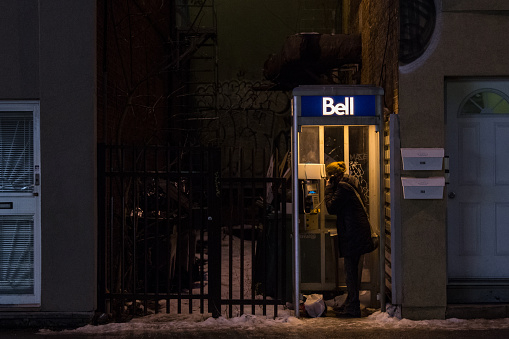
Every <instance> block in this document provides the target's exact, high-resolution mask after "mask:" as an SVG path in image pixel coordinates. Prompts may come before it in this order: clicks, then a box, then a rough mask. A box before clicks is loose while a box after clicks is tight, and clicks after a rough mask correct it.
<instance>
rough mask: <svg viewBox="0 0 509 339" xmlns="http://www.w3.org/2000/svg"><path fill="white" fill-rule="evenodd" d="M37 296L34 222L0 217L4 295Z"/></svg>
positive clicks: (0, 280) (0, 268)
mask: <svg viewBox="0 0 509 339" xmlns="http://www.w3.org/2000/svg"><path fill="white" fill-rule="evenodd" d="M33 293H34V218H33V217H32V216H26V215H23V216H19V215H9V216H0V294H4V295H13V294H33Z"/></svg>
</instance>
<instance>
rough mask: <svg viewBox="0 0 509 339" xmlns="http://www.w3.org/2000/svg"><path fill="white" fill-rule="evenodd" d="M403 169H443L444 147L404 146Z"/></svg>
mask: <svg viewBox="0 0 509 339" xmlns="http://www.w3.org/2000/svg"><path fill="white" fill-rule="evenodd" d="M401 158H402V160H403V169H404V170H410V171H414V170H417V171H423V170H424V171H431V170H441V169H442V163H443V159H444V149H443V148H402V149H401Z"/></svg>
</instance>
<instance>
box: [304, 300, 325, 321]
mask: <svg viewBox="0 0 509 339" xmlns="http://www.w3.org/2000/svg"><path fill="white" fill-rule="evenodd" d="M305 297H306V301H305V302H304V308H305V309H306V313H307V314H308V316H310V317H311V318H317V317H320V316H322V314H323V313H324V312H325V310H326V309H327V306H325V302H324V301H323V295H321V294H310V295H305Z"/></svg>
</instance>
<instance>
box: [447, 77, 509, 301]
mask: <svg viewBox="0 0 509 339" xmlns="http://www.w3.org/2000/svg"><path fill="white" fill-rule="evenodd" d="M446 119H447V120H446V125H447V131H446V132H447V137H446V139H447V145H446V151H447V155H448V156H449V164H450V174H449V184H448V190H447V193H448V203H447V210H448V213H447V217H448V221H447V231H448V232H447V236H448V251H447V252H448V261H447V263H448V279H449V284H448V300H449V302H507V301H509V299H508V298H509V293H508V292H507V291H508V290H509V289H508V287H509V284H508V282H509V80H506V81H502V80H483V81H466V80H464V81H461V80H456V81H448V82H447V83H446Z"/></svg>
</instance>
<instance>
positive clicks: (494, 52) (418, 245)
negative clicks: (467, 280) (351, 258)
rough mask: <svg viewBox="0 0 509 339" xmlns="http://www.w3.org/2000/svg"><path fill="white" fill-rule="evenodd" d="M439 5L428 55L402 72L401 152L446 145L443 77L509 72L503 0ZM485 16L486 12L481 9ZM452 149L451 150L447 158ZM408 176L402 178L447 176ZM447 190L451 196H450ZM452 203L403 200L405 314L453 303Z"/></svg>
mask: <svg viewBox="0 0 509 339" xmlns="http://www.w3.org/2000/svg"><path fill="white" fill-rule="evenodd" d="M443 4H444V6H443V7H442V6H441V1H437V7H438V9H439V15H438V18H437V26H436V30H435V33H434V38H433V41H432V42H431V44H430V46H429V47H428V50H427V52H426V53H425V54H424V55H423V56H422V57H421V58H420V59H418V60H416V61H415V62H413V63H412V64H410V65H406V66H403V67H400V74H399V113H400V122H401V147H444V148H445V133H446V130H445V127H446V126H445V122H444V81H445V80H444V79H445V78H446V77H472V76H507V75H509V63H508V62H507V54H508V53H509V41H508V40H507V39H503V38H502V37H504V36H506V35H507V32H508V31H509V16H507V15H506V14H503V13H500V12H495V11H492V10H495V9H496V10H499V9H504V10H508V9H509V4H507V3H505V4H503V3H502V2H500V1H459V0H443ZM481 9H482V10H483V11H479V10H481ZM447 154H448V150H447V149H446V155H447ZM443 175H444V173H443V172H442V171H432V172H429V173H424V172H422V171H419V172H417V171H414V172H412V171H403V172H402V176H443ZM446 194H447V192H445V193H444V197H446ZM446 208H447V199H446V198H444V199H443V200H403V201H402V202H401V206H399V209H400V211H401V220H402V225H401V228H402V277H403V283H402V291H403V300H402V316H403V317H405V318H411V319H424V318H444V317H445V308H446V304H447V296H446V287H447V265H446V262H447V239H446Z"/></svg>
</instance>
